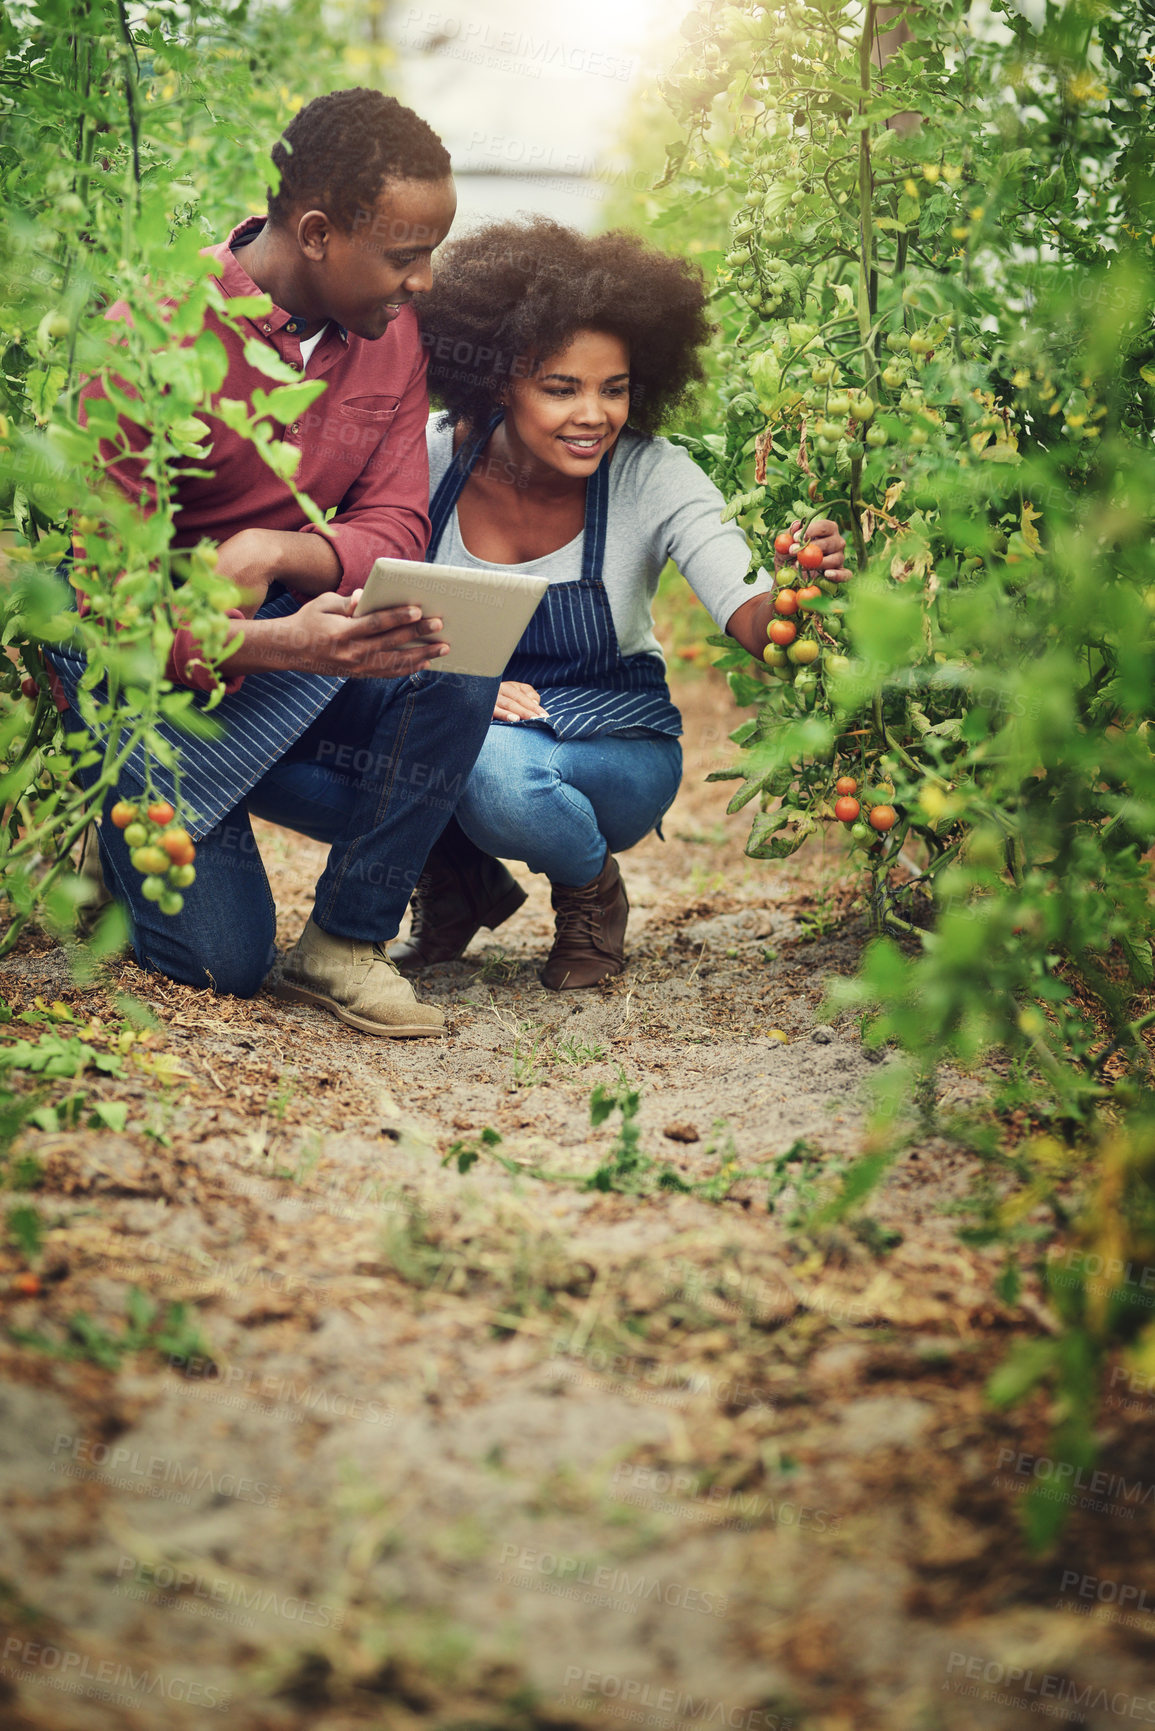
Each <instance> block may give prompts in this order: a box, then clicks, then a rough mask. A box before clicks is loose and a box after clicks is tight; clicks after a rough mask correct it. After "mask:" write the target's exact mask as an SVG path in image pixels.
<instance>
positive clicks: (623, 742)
mask: <svg viewBox="0 0 1155 1731" xmlns="http://www.w3.org/2000/svg"><path fill="white" fill-rule="evenodd" d="M705 302H706V288H705V284H704V283H703V281H702V277H701V274H700V273H699V272H698V270H697V269H696V268H695V267H694V266H692V265H690V264H689V263H687V262H686V261H684V260H681V259H676V258H671V257H669V256H667V255H666V254H664V253H661V252H658V251H657V250H655V249H653V248H651V247H648V246H646V245H645V244H644V243H643V242H642V241H641V240H640V239H638V238H637V237H636V236H634V235H631V234H627V233H611V234H604V235H600V236H597V237H593V238H591V237H587V236H585V235H582V234H579V233H577V232H576V231H575V230H573V229H568V228H563V227H562V226H561V225H559V224H558V223H555V222H552V221H549V220H548V219H546V218H544V217H536V218H534V219H532V220H529V221H522V222H504V223H498V224H495V225H492V226H489V227H486V228H483V229H480V230H477V231H475V232H474V233H472V234H469V235H467V236H466V237H465V238H464V239H462V240H458V241H454V242H452V243H451V244H450V245H448V246H447V247H446V248H445V249H444V252H443V253H442V254H439V263H438V268H437V271H436V274H435V276H434V281H433V288H432V290H431V291H430V293H429V294H427V295H425V296H424V297H423V300H422V305H421V307H420V309H419V316H420V321H421V327H422V341H423V342H424V344H425V346H426V349H427V351H428V356H429V387H430V392H431V395H432V396H433V397H434V399H435V400H438V401H440V403H441V405H442V407H443V410H444V413H442V414H440V415H438V414H434V415H433V416H432V417H431V419H430V422H429V427H428V445H429V460H430V488H431V493H432V498H431V503H430V518H431V522H432V538H431V541H430V545H429V550H428V553H427V555H426V557H427V558H428V559H431V560H432V559H436V560H437V561H438V562H439V563H442V564H447V565H458V566H466V567H480V568H493V567H497V568H500V569H505V570H515V571H525V572H529V573H533V574H542V575H547V576H548V577H549V588H548V589H547V591H546V593H545V596H544V597H543V599H542V601H541V603H540V605H539V607H538V610H537V612H536V613H535V615H534V617H533V619H532V620H531V621H530V623H529V626H528V627H527V629H526V632H525V634H524V636H523V637H522V639H521V642H520V643H519V644H518V647H517V649H516V651H515V653H514V656H513V659H512V660H511V661H510V663H509V665H508V667H507V668H506V670H505V674H504V677H503V681H502V684H501V688H500V691H499V694H498V699H497V704H496V708H495V710H494V717H493V723H492V725H491V727H490V729H489V733H488V736H487V739H486V742H485V744H484V745H483V747H482V750H481V755H480V757H479V758H478V760H477V763H476V765H475V767H474V769H473V771H472V773H471V775H470V778H469V781H468V783H467V784H466V787H465V790H464V792H463V794H462V797H461V800H460V803H459V804H458V806H457V809H456V813H455V816H454V818H452V819H451V820H450V823H449V825H448V827H447V829H446V831H445V832H444V834H443V835H442V837H441V839H440V841H439V842H438V843H437V845H436V846H435V847H434V850H433V852H432V853H431V854H430V856H429V859H428V861H427V862H426V866H425V869H424V871H423V873H422V875H421V878H420V881H419V883H418V885H417V888H416V890H415V892H414V897H413V907H412V925H411V932H410V936H409V938H408V940H407V941H405V942H403V943H402V944H400V945H398V946H396V947H395V948H394V949H393V950H392V952H391V954H392V959H393V960H394V961H395V962H396V963H397V965H398V967H400V968H401V970H402V971H403V972H412V971H413V970H415V969H417V968H421V967H425V966H428V965H429V964H431V963H434V962H445V961H451V960H455V959H457V958H458V957H459V956H460V955H461V954H462V953H463V952H464V950H465V947H466V945H467V944H468V943H469V941H470V939H471V938H472V937H473V936H474V934H475V933H476V932H477V931H478V930H479V928H480V927H481V926H483V925H484V926H488V927H494V926H497V925H499V924H501V922H502V921H503V920H505V919H507V918H508V917H509V916H510V914H512V913H513V912H514V911H515V909H516V908H517V907H518V906H519V905H520V904H521V902H522V901H524V899H525V895H524V892H523V891H522V889H521V888H520V886H519V885H518V884H517V882H516V881H515V879H514V878H513V877H512V876H511V874H510V873H509V872H508V871H507V870H506V869H505V867H504V866H503V865H502V864H501V863H500V862H501V860H503V859H515V860H523V861H525V863H526V864H527V865H528V866H529V867H530V869H531V870H532V871H539V872H544V873H545V874H546V876H547V877H548V878H549V881H550V885H551V890H552V901H553V908H554V912H555V915H556V937H555V941H554V945H553V948H552V950H551V952H550V955H549V959H548V960H547V962H546V965H545V969H544V972H543V973H542V976H541V977H542V981H543V983H544V984H545V985H546V986H548V987H550V988H552V989H553V990H555V991H560V990H571V989H574V988H577V987H583V986H592V985H596V984H597V982H598V981H599V980H603V979H605V978H606V977H607V976H608V975H611V974H616V973H619V972H620V971H621V969H622V967H623V966H624V963H625V948H624V946H625V932H626V919H627V913H628V908H629V903H628V901H627V898H626V892H625V887H624V885H623V883H622V880H621V876H620V873H619V871H618V866H617V861H616V860H615V858H614V854H615V853H619V852H623V851H624V850H625V849H627V848H631V847H633V846H634V844H635V843H636V842H638V841H640V840H641V839H642V837H643V836H644V835H647V834H648V833H649V831H650V830H652V829H654V828H655V827H656V826H658V825H659V824H660V823H661V820H662V817H663V816H664V814H665V812H666V811H667V809H668V808H669V806H670V805H671V803H672V801H673V799H674V795H675V794H676V792H677V790H678V782H679V780H680V777H681V767H682V754H681V747H680V745H679V743H678V736H679V735H680V733H681V731H682V725H681V718H680V716H679V714H678V711H677V710H676V709H675V707H674V705H673V703H672V702H671V701H670V694H669V690H668V688H667V685H666V677H665V663H664V661H663V658H662V653H661V650H660V648H659V646H658V643H657V639H656V638H655V636H654V632H653V625H652V619H651V611H650V610H651V603H652V601H653V598H654V593H655V591H656V589H657V584H658V578H659V575H660V574H661V571H662V568H663V566H664V565H665V564H666V561H667V560H668V559H672V560H673V561H674V562H675V564H676V565H677V567H678V569H679V570H680V571H681V573H682V575H683V576H684V577H685V578H686V579H687V580H688V582H689V583H690V585H691V587H692V588H693V590H694V592H695V593H696V594H697V596H698V597H699V599H700V600H701V601H702V602H703V604H704V605H705V607H706V608H707V610H708V611H709V612H710V614H711V615H712V616H713V618H714V620H715V621H716V623H717V624H718V626H719V628H720V629H721V630H724V631H727V632H729V633H730V635H731V636H733V637H735V638H737V640H738V641H739V642H740V643H741V644H742V645H743V646H744V647H745V648H747V649H748V650H749V651H750V653H751V654H752V655H758V656H760V655H761V653H762V650H763V648H764V647H765V643H766V626H767V622H768V620H769V619H770V617H771V616H772V613H771V609H772V602H771V592H772V588H773V583H772V579H770V578H769V577H766V576H763V577H761V578H760V579H759V581H758V582H757V583H756V584H755V585H754V586H753V588H751V587H749V586H747V584H746V583H745V582H744V579H745V576H746V573H747V571H748V569H749V565H750V550H749V547H748V546H747V543H746V539H745V536H744V535H743V534H742V532H741V530H740V529H739V528H738V527H737V526H736V525H735V524H733V523H728V524H723V523H722V522H721V513H722V508H723V503H724V501H723V499H722V496H721V494H720V493H719V492H718V490H717V488H716V487H715V486H714V485H713V484H712V482H711V481H709V480H708V479H707V477H706V476H705V475H704V474H703V473H702V472H701V470H699V469H698V467H697V466H696V464H695V463H694V462H693V460H692V459H691V458H690V457H689V456H688V455H687V453H686V452H685V451H684V450H682V449H680V448H679V447H678V446H676V445H673V444H671V443H670V442H669V441H668V440H666V439H663V438H660V437H658V436H657V430H658V428H659V426H661V424H662V422H663V420H664V418H665V417H666V416H667V415H668V414H669V413H670V411H671V410H672V409H673V408H675V407H676V406H677V405H678V404H679V403H681V402H682V401H683V400H684V399H685V396H686V394H687V392H688V390H689V389H690V387H691V386H692V385H693V384H694V383H695V382H696V381H698V380H699V379H700V378H701V376H702V373H701V367H700V363H699V360H698V350H699V348H700V347H701V346H702V344H704V343H705V342H706V340H707V338H708V337H709V334H710V326H709V324H708V322H707V319H706V313H705ZM800 528H801V524H796V525H795V529H796V531H797V530H798V529H800ZM809 535H810V538H812V539H816V540H819V541H820V542H822V544H823V548H824V552H825V556H826V557H825V570H826V572H827V574H828V575H832V576H839V577H841V576H842V575H844V573H843V552H844V548H845V543H844V541H843V539H842V537H841V535H840V534H839V533H838V531H837V529H836V527H835V526H834V524H833V523H828V522H818V523H815V524H812V525H811V527H810V530H809Z"/></svg>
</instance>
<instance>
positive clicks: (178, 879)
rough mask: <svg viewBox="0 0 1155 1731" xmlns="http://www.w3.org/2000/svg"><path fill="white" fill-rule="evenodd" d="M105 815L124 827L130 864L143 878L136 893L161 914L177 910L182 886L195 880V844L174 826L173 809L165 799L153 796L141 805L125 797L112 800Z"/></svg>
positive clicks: (185, 832)
mask: <svg viewBox="0 0 1155 1731" xmlns="http://www.w3.org/2000/svg"><path fill="white" fill-rule="evenodd" d="M108 815H109V817H110V818H111V819H112V821H113V823H114V824H115V825H116V827H117V829H119V830H123V831H124V840H125V845H126V847H127V848H128V849H129V853H130V857H131V859H132V863H133V866H134V867H135V868H136V870H137V871H138V872H139V873H140V874H141V876H142V877H143V879H144V882H143V883H142V884H141V886H140V893H141V895H142V896H143V897H144V899H145V901H147V902H156V903H157V905H158V907H159V908H160V911H161V913H162V914H179V913H180V911H181V909H182V908H183V907H184V896H183V895H182V893H181V892H182V890H187V889H188V888H189V886H190V884H192V883H194V882H195V880H196V875H197V874H196V867H195V866H194V865H193V860H194V859H195V858H196V853H197V850H196V846H195V844H194V843H193V839H192V837H191V836H190V835H189V833H188V830H187V829H181V828H179V827H176V828H174V827H173V823H172V820H173V818H174V817H175V816H176V812H175V811H174V810H173V808H172V806H171V805H170V804H169V802H168V800H167V799H157V800H154V801H153V802H152V804H151V805H148V806H146V807H145V808H144V811H143V812H142V811H141V809H140V807H139V806H137V805H132V804H131V803H130V802H129V801H128V800H125V799H121V800H118V801H117V802H116V804H115V805H114V806H113V808H112V810H111V811H110V812H109V814H108Z"/></svg>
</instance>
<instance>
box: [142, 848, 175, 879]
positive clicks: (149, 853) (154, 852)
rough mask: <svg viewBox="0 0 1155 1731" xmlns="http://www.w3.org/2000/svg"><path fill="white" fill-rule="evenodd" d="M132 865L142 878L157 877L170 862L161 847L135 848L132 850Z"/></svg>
mask: <svg viewBox="0 0 1155 1731" xmlns="http://www.w3.org/2000/svg"><path fill="white" fill-rule="evenodd" d="M132 863H133V865H134V867H135V868H136V870H137V871H138V872H139V873H140V875H141V876H142V877H150V876H157V877H159V876H161V875H162V874H163V873H164V872H166V871H167V870H168V868H169V866H170V865H171V864H172V861H171V860H170V859H169V857H168V855H167V854H166V853H165V851H164V849H163V848H162V847H137V848H133V850H132Z"/></svg>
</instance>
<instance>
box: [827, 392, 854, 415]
mask: <svg viewBox="0 0 1155 1731" xmlns="http://www.w3.org/2000/svg"><path fill="white" fill-rule="evenodd" d="M826 407H827V409H828V410H829V412H830V413H831V414H832V415H845V414H846V411H847V410H848V409H849V407H850V398H849V397H848V396H847V394H846V392H845V391H835V392H834V393H832V395H831V396H830V397H829V398H828V399H827V402H826Z"/></svg>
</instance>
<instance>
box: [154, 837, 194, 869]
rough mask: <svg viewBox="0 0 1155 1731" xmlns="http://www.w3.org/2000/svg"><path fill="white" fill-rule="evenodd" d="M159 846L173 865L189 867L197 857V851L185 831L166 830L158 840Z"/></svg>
mask: <svg viewBox="0 0 1155 1731" xmlns="http://www.w3.org/2000/svg"><path fill="white" fill-rule="evenodd" d="M160 845H161V847H162V848H163V849H164V851H165V853H166V854H167V855H168V857H169V859H170V860H171V861H172V863H173V865H191V864H192V862H193V860H194V859H195V858H196V857H197V850H196V848H195V847H194V846H193V839H192V836H191V835H190V834H189V832H188V830H187V829H170V830H167V831H166V832H165V834H164V835H162V836H161V838H160Z"/></svg>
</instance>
